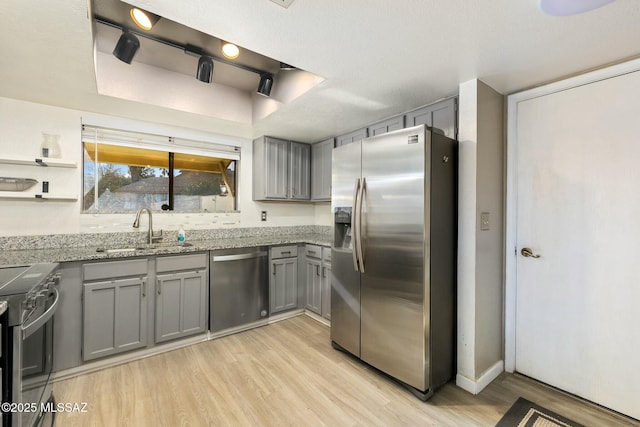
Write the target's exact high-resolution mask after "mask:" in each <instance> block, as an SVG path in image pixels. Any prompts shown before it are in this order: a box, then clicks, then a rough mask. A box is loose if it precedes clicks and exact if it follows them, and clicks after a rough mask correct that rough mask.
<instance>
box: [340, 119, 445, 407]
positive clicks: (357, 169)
mask: <svg viewBox="0 0 640 427" xmlns="http://www.w3.org/2000/svg"><path fill="white" fill-rule="evenodd" d="M457 164H458V160H457V142H456V141H455V140H452V139H450V138H447V137H446V136H444V135H442V134H440V133H439V131H437V130H436V129H432V128H429V127H427V126H424V125H421V126H416V127H412V128H406V129H402V130H398V131H395V132H390V133H387V134H383V135H380V136H375V137H371V138H366V139H364V140H362V141H360V142H355V143H351V144H347V145H343V146H341V147H336V148H335V149H334V150H333V163H332V194H331V210H332V213H333V218H334V227H333V231H334V241H333V245H332V255H331V256H332V269H333V281H332V288H331V341H332V344H333V345H334V347H336V348H338V349H341V350H345V351H347V352H349V353H351V354H353V355H355V356H357V357H359V358H360V359H362V360H363V361H364V362H366V363H368V364H369V365H371V366H373V367H375V368H377V369H379V370H380V371H382V372H384V373H386V374H388V375H390V376H391V377H393V378H395V379H396V380H398V381H400V382H401V383H403V384H404V385H405V386H408V388H409V389H410V390H411V391H412V392H413V393H414V394H415V395H416V396H418V397H420V398H421V399H423V400H426V399H427V398H428V397H430V396H431V395H432V394H433V391H434V389H436V388H437V387H439V386H441V385H443V384H444V383H446V382H447V381H448V380H449V379H451V378H452V376H453V372H454V358H455V353H454V348H455V284H456V277H455V273H456V239H457V236H456V234H457V233H456V229H457V227H456V224H457V209H456V200H457V192H456V189H457Z"/></svg>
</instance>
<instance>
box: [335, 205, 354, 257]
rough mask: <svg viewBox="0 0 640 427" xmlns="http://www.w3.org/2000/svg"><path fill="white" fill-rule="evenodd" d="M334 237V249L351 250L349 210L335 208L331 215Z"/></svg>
mask: <svg viewBox="0 0 640 427" xmlns="http://www.w3.org/2000/svg"><path fill="white" fill-rule="evenodd" d="M333 222H334V227H333V229H334V230H335V231H334V236H333V239H334V241H333V244H334V247H336V248H341V249H352V245H351V241H352V239H351V208H350V207H348V208H335V212H334V213H333Z"/></svg>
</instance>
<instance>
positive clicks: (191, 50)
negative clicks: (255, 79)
mask: <svg viewBox="0 0 640 427" xmlns="http://www.w3.org/2000/svg"><path fill="white" fill-rule="evenodd" d="M93 20H94V21H95V22H97V23H98V24H102V25H106V26H108V27H112V28H117V29H119V30H121V31H126V32H129V33H131V34H135V35H136V36H140V37H144V38H146V39H149V40H153V41H154V42H157V43H162V44H164V45H166V46H171V47H173V48H176V49H180V50H182V51H184V53H186V54H187V55H191V56H208V57H211V58H212V59H213V60H214V61H217V62H221V63H223V64H227V65H231V66H232V67H236V68H240V69H242V70H245V71H249V72H251V73H255V74H258V75H260V76H262V75H265V74H266V75H269V76H270V75H271V73H270V72H268V71H263V70H259V69H257V68H253V67H251V66H249V65H244V64H238V63H237V62H233V61H229V60H228V59H225V58H223V57H220V56H217V55H213V54H212V53H209V52H207V51H205V50H204V49H201V48H199V47H197V46H193V45H190V44H186V45H184V44H180V43H178V42H175V41H173V40H169V39H166V38H164V37H158V36H154V35H151V34H148V33H143V32H141V31H138V30H136V29H133V28H131V27H127V26H125V25H122V24H118V23H117V22H115V21H112V20H110V19H107V18H104V17H101V16H98V15H96V16H94V17H93Z"/></svg>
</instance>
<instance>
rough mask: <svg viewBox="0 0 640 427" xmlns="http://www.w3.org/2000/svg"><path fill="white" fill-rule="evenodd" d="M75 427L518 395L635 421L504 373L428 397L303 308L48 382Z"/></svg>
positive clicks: (374, 419)
mask: <svg viewBox="0 0 640 427" xmlns="http://www.w3.org/2000/svg"><path fill="white" fill-rule="evenodd" d="M54 392H55V395H56V399H57V401H58V402H67V403H75V402H78V403H79V402H87V403H88V405H87V412H86V413H58V416H57V422H56V425H57V426H58V427H68V426H69V427H73V426H82V427H86V426H123V427H125V426H136V427H137V426H167V427H169V426H171V427H173V426H285V425H290V426H418V425H419V426H493V425H495V424H496V422H497V421H498V420H499V419H500V417H501V416H502V415H503V414H504V413H505V412H506V411H507V409H508V408H509V407H510V406H511V404H513V402H515V400H516V399H517V398H518V397H519V396H522V397H524V398H526V399H529V400H531V401H534V402H536V403H538V404H539V405H542V406H544V407H547V408H549V409H551V410H553V411H555V412H558V413H559V414H561V415H564V416H566V417H568V418H571V419H573V420H575V421H577V422H579V423H582V424H584V425H587V426H631V425H636V426H637V425H640V423H635V422H634V421H632V420H630V419H626V418H623V417H621V416H617V415H615V414H611V413H609V412H606V411H603V410H601V409H600V408H598V407H595V406H594V405H591V404H588V403H585V402H583V401H581V400H579V399H576V398H573V397H571V396H567V395H565V394H563V393H560V392H558V391H556V390H553V389H551V388H548V387H546V386H544V385H541V384H539V383H537V382H535V381H533V380H531V379H528V378H524V377H520V376H514V375H510V374H502V375H501V376H500V377H499V378H498V379H496V380H495V381H494V382H493V383H491V384H490V385H489V386H488V387H487V388H486V389H485V390H483V391H482V392H481V393H480V394H479V395H477V396H473V395H471V394H469V393H467V392H465V391H464V390H462V389H460V388H458V387H456V386H455V384H454V383H453V382H451V383H449V384H447V385H445V386H444V387H443V388H441V389H440V390H438V391H437V392H436V394H435V395H434V396H433V397H432V398H431V399H430V400H429V401H427V402H426V403H425V402H422V401H420V400H418V399H417V398H415V397H414V396H413V395H412V394H410V393H409V392H407V391H406V390H405V389H403V388H402V387H400V386H399V385H397V384H396V383H394V382H393V381H391V380H389V379H388V378H386V377H385V376H383V375H381V374H379V373H378V372H376V371H375V370H373V369H371V368H369V367H367V366H366V365H364V364H363V363H361V362H359V361H357V360H356V359H354V358H353V357H351V356H349V355H347V354H345V353H343V352H340V351H337V350H334V349H333V348H332V347H331V343H330V340H329V328H327V327H326V326H324V325H322V324H320V323H318V322H316V321H315V320H313V319H311V318H309V317H307V316H304V315H302V316H298V317H294V318H291V319H287V320H283V321H281V322H278V323H274V324H272V325H269V326H264V327H261V328H257V329H253V330H250V331H246V332H242V333H239V334H235V335H231V336H227V337H224V338H220V339H216V340H212V341H208V342H205V343H200V344H195V345H192V346H190V347H185V348H182V349H178V350H174V351H170V352H167V353H163V354H160V355H157V356H153V357H149V358H146V359H142V360H138V361H135V362H131V363H127V364H124V365H120V366H116V367H113V368H108V369H104V370H102V371H98V372H94V373H91V374H86V375H82V376H79V377H76V378H72V379H69V380H65V381H61V382H58V383H55V385H54Z"/></svg>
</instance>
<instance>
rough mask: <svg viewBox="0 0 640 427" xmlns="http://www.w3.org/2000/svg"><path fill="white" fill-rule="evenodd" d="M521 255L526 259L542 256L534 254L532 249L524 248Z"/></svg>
mask: <svg viewBox="0 0 640 427" xmlns="http://www.w3.org/2000/svg"><path fill="white" fill-rule="evenodd" d="M520 253H521V254H522V256H523V257H526V258H540V254H534V253H533V251H532V250H531V248H522V250H521V251H520Z"/></svg>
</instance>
